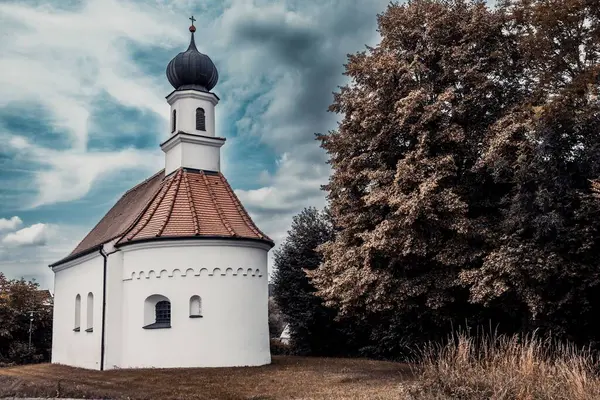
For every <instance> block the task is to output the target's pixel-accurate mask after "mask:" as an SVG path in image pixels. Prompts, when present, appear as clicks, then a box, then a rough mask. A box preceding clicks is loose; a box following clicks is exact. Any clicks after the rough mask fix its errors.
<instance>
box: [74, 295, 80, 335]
mask: <svg viewBox="0 0 600 400" xmlns="http://www.w3.org/2000/svg"><path fill="white" fill-rule="evenodd" d="M73 330H74V331H75V332H79V331H80V330H81V296H80V295H77V296H75V326H74V328H73Z"/></svg>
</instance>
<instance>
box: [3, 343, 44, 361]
mask: <svg viewBox="0 0 600 400" xmlns="http://www.w3.org/2000/svg"><path fill="white" fill-rule="evenodd" d="M8 358H9V359H10V360H11V361H12V362H14V363H16V364H32V363H39V362H42V361H44V355H43V354H39V352H38V351H37V349H36V348H35V347H34V346H31V347H29V345H28V344H27V343H24V342H19V341H16V342H12V343H11V344H10V346H9V348H8Z"/></svg>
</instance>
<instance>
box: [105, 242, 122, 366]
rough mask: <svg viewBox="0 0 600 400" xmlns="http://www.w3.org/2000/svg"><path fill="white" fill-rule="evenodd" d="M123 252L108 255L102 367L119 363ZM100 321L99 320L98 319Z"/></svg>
mask: <svg viewBox="0 0 600 400" xmlns="http://www.w3.org/2000/svg"><path fill="white" fill-rule="evenodd" d="M122 278H123V253H122V252H120V251H117V252H116V253H113V254H109V255H108V262H107V267H106V293H107V296H106V326H105V339H104V340H105V343H104V369H105V370H106V369H113V368H116V367H118V366H119V365H120V364H121V351H122V350H121V332H122V326H121V323H122V320H123V316H122V312H123V279H122ZM100 322H101V321H100Z"/></svg>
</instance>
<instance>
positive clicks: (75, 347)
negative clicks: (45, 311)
mask: <svg viewBox="0 0 600 400" xmlns="http://www.w3.org/2000/svg"><path fill="white" fill-rule="evenodd" d="M81 259H82V260H85V261H83V262H81V263H79V264H77V265H74V266H71V267H69V268H66V269H62V270H59V271H55V276H54V316H53V319H54V322H53V330H52V362H53V363H57V364H67V365H72V366H76V367H83V368H90V369H100V332H101V321H102V320H101V316H102V274H103V268H104V261H103V258H102V256H100V254H98V253H95V255H94V254H91V255H89V256H84V257H82V258H81ZM89 293H92V295H93V321H92V327H93V332H86V328H88V326H87V321H88V315H87V310H88V305H87V301H88V294H89ZM78 294H79V295H80V296H81V307H80V313H81V314H80V317H79V328H80V330H79V332H75V331H73V329H74V328H75V299H76V297H77V295H78Z"/></svg>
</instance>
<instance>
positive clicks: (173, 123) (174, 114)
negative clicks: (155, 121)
mask: <svg viewBox="0 0 600 400" xmlns="http://www.w3.org/2000/svg"><path fill="white" fill-rule="evenodd" d="M175 128H177V110H173V119H172V120H171V133H173V132H175Z"/></svg>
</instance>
